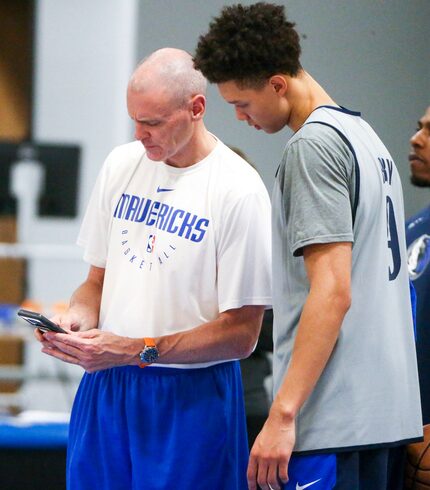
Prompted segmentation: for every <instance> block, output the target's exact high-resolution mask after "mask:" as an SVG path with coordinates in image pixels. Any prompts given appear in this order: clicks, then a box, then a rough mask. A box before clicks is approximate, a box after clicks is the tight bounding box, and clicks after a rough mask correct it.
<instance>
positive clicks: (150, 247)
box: [146, 235, 155, 253]
mask: <svg viewBox="0 0 430 490" xmlns="http://www.w3.org/2000/svg"><path fill="white" fill-rule="evenodd" d="M154 244H155V235H149V237H148V244H147V245H146V251H147V252H148V253H152V252H153V251H154Z"/></svg>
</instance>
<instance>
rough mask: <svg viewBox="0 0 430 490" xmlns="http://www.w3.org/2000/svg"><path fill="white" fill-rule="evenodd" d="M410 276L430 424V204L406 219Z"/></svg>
mask: <svg viewBox="0 0 430 490" xmlns="http://www.w3.org/2000/svg"><path fill="white" fill-rule="evenodd" d="M406 243H407V246H408V270H409V277H410V279H411V281H412V283H413V285H414V287H415V291H416V295H417V307H416V326H417V339H416V342H417V357H418V372H419V378H420V387H421V403H422V410H423V422H424V423H425V424H428V423H430V389H429V387H430V206H428V207H427V208H424V209H422V210H421V211H420V212H418V213H417V214H415V215H414V216H412V217H410V218H409V219H408V220H407V222H406Z"/></svg>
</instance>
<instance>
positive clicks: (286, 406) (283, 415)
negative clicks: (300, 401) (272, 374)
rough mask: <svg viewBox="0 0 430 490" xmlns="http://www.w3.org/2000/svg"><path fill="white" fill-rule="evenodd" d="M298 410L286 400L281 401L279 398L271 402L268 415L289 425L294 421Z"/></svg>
mask: <svg viewBox="0 0 430 490" xmlns="http://www.w3.org/2000/svg"><path fill="white" fill-rule="evenodd" d="M297 412H298V410H297V409H295V408H294V406H293V404H291V403H289V401H287V400H282V399H281V398H280V397H279V396H277V397H276V398H275V400H274V401H273V404H272V407H271V408H270V415H272V416H273V417H276V418H277V419H279V420H280V421H282V422H283V423H291V422H293V421H294V420H295V418H296V416H297Z"/></svg>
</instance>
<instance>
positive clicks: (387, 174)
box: [378, 157, 394, 185]
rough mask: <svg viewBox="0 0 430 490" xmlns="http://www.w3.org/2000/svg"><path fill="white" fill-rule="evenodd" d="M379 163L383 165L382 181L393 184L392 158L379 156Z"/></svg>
mask: <svg viewBox="0 0 430 490" xmlns="http://www.w3.org/2000/svg"><path fill="white" fill-rule="evenodd" d="M378 160H379V164H380V166H381V172H382V182H383V183H384V184H385V183H388V184H389V185H391V180H392V178H393V168H394V163H393V162H392V160H390V159H388V158H381V157H378Z"/></svg>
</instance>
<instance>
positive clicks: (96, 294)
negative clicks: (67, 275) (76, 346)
mask: <svg viewBox="0 0 430 490" xmlns="http://www.w3.org/2000/svg"><path fill="white" fill-rule="evenodd" d="M100 298H101V291H100V289H99V288H98V286H97V285H96V284H94V283H91V282H85V283H83V284H82V285H81V286H79V287H78V289H76V291H75V292H74V293H73V295H72V297H71V299H70V306H69V309H70V310H71V311H73V312H75V313H77V314H78V315H79V316H81V317H85V318H86V319H87V325H86V328H85V330H87V329H90V328H97V325H98V319H99V312H100ZM81 330H82V329H81Z"/></svg>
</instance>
